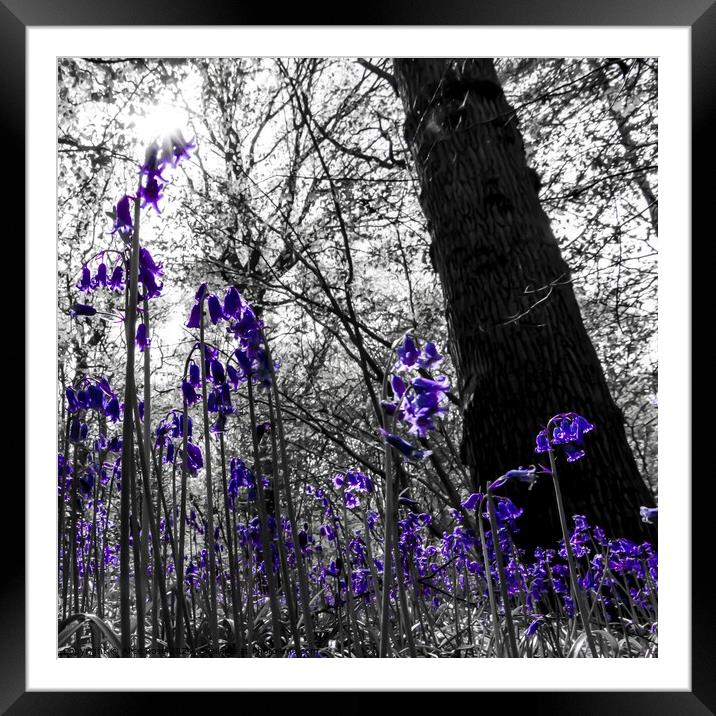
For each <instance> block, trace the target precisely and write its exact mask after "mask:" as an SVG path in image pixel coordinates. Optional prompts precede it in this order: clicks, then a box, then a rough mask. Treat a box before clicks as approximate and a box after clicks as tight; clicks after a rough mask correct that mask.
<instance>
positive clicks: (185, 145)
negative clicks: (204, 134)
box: [161, 129, 196, 167]
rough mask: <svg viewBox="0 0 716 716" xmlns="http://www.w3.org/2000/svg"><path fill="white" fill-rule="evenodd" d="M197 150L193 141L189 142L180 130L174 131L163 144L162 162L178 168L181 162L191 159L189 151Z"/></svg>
mask: <svg viewBox="0 0 716 716" xmlns="http://www.w3.org/2000/svg"><path fill="white" fill-rule="evenodd" d="M195 148H196V144H194V142H193V141H191V140H190V141H187V140H186V139H184V136H183V135H182V133H181V131H180V130H179V129H174V130H172V131H171V132H170V133H169V135H168V136H167V137H166V138H165V139H164V141H163V142H162V152H161V161H162V163H165V164H171V166H173V167H176V166H177V164H178V163H179V162H180V161H182V160H185V159H189V150H190V149H195Z"/></svg>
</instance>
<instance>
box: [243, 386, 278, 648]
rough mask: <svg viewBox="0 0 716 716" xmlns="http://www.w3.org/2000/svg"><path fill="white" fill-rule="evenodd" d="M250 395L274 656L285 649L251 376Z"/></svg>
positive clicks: (257, 496) (257, 491) (255, 473)
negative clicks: (282, 641)
mask: <svg viewBox="0 0 716 716" xmlns="http://www.w3.org/2000/svg"><path fill="white" fill-rule="evenodd" d="M247 385H248V393H249V420H250V422H251V441H252V445H253V453H254V482H255V484H256V505H257V507H258V511H259V524H260V526H261V548H262V553H263V561H264V575H265V577H266V584H267V587H268V597H269V604H270V606H271V632H272V639H273V649H274V655H277V654H278V653H279V652H280V650H281V649H282V647H283V644H282V643H281V611H280V608H279V604H278V595H277V589H276V575H275V574H274V571H273V555H272V554H271V534H270V532H269V528H268V517H267V515H266V502H265V496H264V486H263V482H262V476H261V459H260V457H259V441H258V436H257V434H256V407H255V404H254V389H253V376H251V375H249V379H248V381H247Z"/></svg>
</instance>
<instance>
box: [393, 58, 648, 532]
mask: <svg viewBox="0 0 716 716" xmlns="http://www.w3.org/2000/svg"><path fill="white" fill-rule="evenodd" d="M394 66H395V74H396V78H397V82H398V87H399V90H400V94H401V97H402V99H403V104H404V107H405V113H406V122H405V138H406V141H407V143H408V144H409V145H410V147H411V150H412V153H413V156H414V161H415V165H416V169H417V173H418V176H419V179H420V187H421V190H420V203H421V206H422V208H423V210H424V212H425V215H426V217H427V219H428V227H429V231H430V234H431V236H432V241H433V242H432V248H431V256H432V259H433V263H434V266H435V269H436V270H437V272H438V274H439V275H440V279H441V283H442V286H443V292H444V295H445V303H446V313H447V320H448V326H449V331H450V337H451V342H450V350H451V355H452V358H453V362H454V364H455V368H456V371H457V375H458V379H459V384H460V385H459V392H460V399H461V403H462V406H463V431H464V434H463V441H462V451H461V454H462V459H463V460H464V462H465V463H466V464H467V465H469V466H470V468H471V471H472V475H473V480H474V488H475V489H478V488H484V486H485V485H486V483H487V482H489V481H491V480H493V479H495V478H496V477H497V476H499V475H501V474H503V472H504V471H505V470H506V469H508V468H509V467H510V466H515V463H521V464H523V465H526V464H529V463H530V462H534V461H535V456H534V452H533V451H534V439H535V436H536V434H537V433H538V432H539V430H540V429H541V428H542V427H543V426H544V425H545V424H546V421H547V420H548V419H549V418H550V417H551V416H552V415H554V414H556V413H559V412H563V411H567V410H569V411H574V412H576V413H579V414H581V415H584V416H587V417H588V419H589V420H590V421H592V422H594V423H595V424H596V425H597V430H596V431H595V432H594V433H593V438H592V439H591V441H589V445H588V447H587V449H588V451H589V455H590V457H589V460H588V461H577V462H575V463H573V464H570V465H569V466H568V467H567V469H566V470H565V471H564V472H565V473H566V474H565V479H564V480H563V485H564V495H565V501H566V503H567V511H568V513H569V514H585V515H587V516H588V517H589V518H590V519H592V520H595V521H596V522H598V523H599V524H601V525H603V526H604V527H605V529H607V530H608V531H609V532H612V533H618V534H623V535H626V536H630V537H637V538H638V537H643V536H645V533H646V532H645V529H644V527H643V526H642V523H641V522H640V521H639V519H638V513H639V506H640V505H642V504H647V503H648V500H649V492H648V490H647V488H646V486H645V484H644V482H643V480H642V478H641V476H640V474H639V471H638V469H637V466H636V463H635V460H634V457H633V455H632V452H631V449H630V448H629V445H628V443H627V440H626V436H625V432H624V427H623V416H622V413H621V411H620V410H619V409H618V408H617V406H616V404H615V403H614V401H613V400H612V398H611V396H610V394H609V390H608V387H607V384H606V381H605V378H604V373H603V371H602V368H601V366H600V363H599V360H598V357H597V355H596V352H595V350H594V348H593V346H592V344H591V342H590V340H589V337H588V335H587V332H586V330H585V328H584V325H583V321H582V318H581V315H580V311H579V307H578V304H577V301H576V298H575V295H574V291H573V289H572V287H571V279H570V271H569V268H568V267H567V265H566V263H565V262H564V260H563V258H562V256H561V253H560V250H559V246H558V243H557V241H556V239H555V237H554V235H553V233H552V230H551V228H550V225H549V220H548V218H547V216H546V214H545V213H544V211H543V209H542V207H541V206H540V203H539V199H538V196H537V191H536V189H537V187H536V186H535V181H534V177H533V173H532V172H531V171H530V168H529V167H528V165H527V162H526V159H525V152H524V147H523V142H522V137H521V135H520V133H519V131H518V129H517V127H516V117H515V112H514V110H513V109H512V107H510V105H509V104H508V103H507V101H506V99H505V96H504V92H503V89H502V86H501V84H500V82H499V79H498V76H497V73H496V71H495V68H494V64H493V62H492V61H491V60H396V61H395V63H394ZM515 498H516V501H518V503H524V502H525V499H526V495H520V494H515ZM529 503H530V513H531V515H530V516H529V517H528V518H527V519H526V520H525V522H524V523H523V524H522V527H521V536H520V539H521V540H522V541H523V543H524V544H528V545H537V544H543V543H546V542H547V541H550V539H552V538H554V537H555V536H556V534H557V533H558V529H557V520H556V509H555V508H554V506H553V496H552V494H551V490H550V487H549V484H548V483H547V482H546V481H543V482H542V483H538V484H537V486H535V487H534V489H533V491H532V493H531V494H530V496H529ZM652 538H653V536H652Z"/></svg>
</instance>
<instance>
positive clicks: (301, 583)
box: [262, 334, 316, 654]
mask: <svg viewBox="0 0 716 716" xmlns="http://www.w3.org/2000/svg"><path fill="white" fill-rule="evenodd" d="M262 338H263V344H264V349H265V350H266V361H267V363H268V366H269V371H270V374H271V393H272V395H273V401H274V403H275V413H276V415H275V426H276V431H277V433H278V444H279V450H280V454H281V470H282V473H283V489H284V496H285V498H286V508H287V509H288V520H289V523H290V525H291V539H292V540H293V544H294V546H295V554H296V571H297V572H298V589H299V595H300V598H301V614H302V616H303V624H304V629H305V633H306V643H307V646H308V651H309V652H310V653H311V654H314V653H315V652H316V640H315V634H314V628H313V616H312V615H311V595H310V591H309V588H308V576H307V574H306V566H305V564H304V559H303V555H302V554H301V550H300V548H299V547H298V523H297V520H296V511H295V508H294V504H293V495H292V494H291V473H290V469H289V464H288V457H287V453H286V436H285V434H284V429H283V416H282V414H281V403H280V398H279V392H278V386H277V384H276V371H275V369H274V365H273V359H272V357H271V349H270V347H269V342H268V341H267V340H266V336H265V335H263V334H262ZM269 405H271V403H270V402H269ZM271 423H272V425H273V424H274V420H273V418H272V419H271Z"/></svg>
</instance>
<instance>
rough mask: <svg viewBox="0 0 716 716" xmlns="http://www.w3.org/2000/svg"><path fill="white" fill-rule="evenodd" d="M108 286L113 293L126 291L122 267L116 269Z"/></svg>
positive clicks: (118, 266)
mask: <svg viewBox="0 0 716 716" xmlns="http://www.w3.org/2000/svg"><path fill="white" fill-rule="evenodd" d="M107 286H108V288H110V289H111V290H112V291H117V292H120V291H124V269H123V268H122V266H121V265H117V266H115V267H114V271H112V276H111V277H110V279H109V282H108V283H107Z"/></svg>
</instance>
